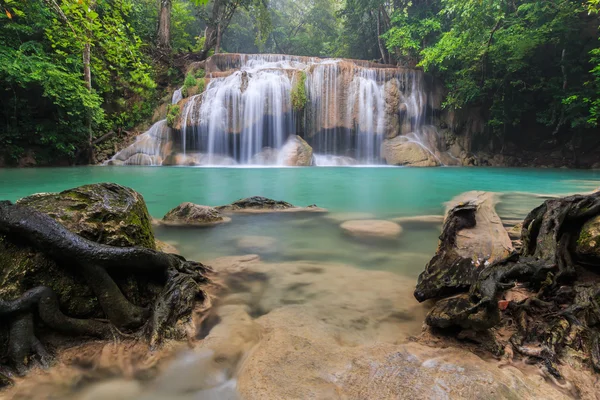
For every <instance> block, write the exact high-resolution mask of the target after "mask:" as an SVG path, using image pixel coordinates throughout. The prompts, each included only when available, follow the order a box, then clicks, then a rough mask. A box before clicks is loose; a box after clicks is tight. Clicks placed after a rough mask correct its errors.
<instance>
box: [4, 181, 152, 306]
mask: <svg viewBox="0 0 600 400" xmlns="http://www.w3.org/2000/svg"><path fill="white" fill-rule="evenodd" d="M18 204H19V205H23V206H27V207H31V208H34V209H36V210H38V211H40V212H42V213H44V214H47V215H49V216H50V217H52V218H54V219H55V220H56V221H58V222H60V223H61V224H62V225H64V226H65V227H66V228H68V229H69V230H70V231H71V232H74V233H76V234H78V235H80V236H83V237H85V238H87V239H89V240H92V241H95V242H98V243H102V244H108V245H112V246H119V247H130V246H141V247H145V248H149V249H154V248H155V246H156V245H155V241H154V234H153V233H152V227H151V224H150V217H149V215H148V209H147V208H146V203H145V202H144V199H143V197H142V196H141V195H140V194H139V193H137V192H135V191H134V190H132V189H129V188H126V187H124V186H120V185H116V184H113V183H100V184H94V185H85V186H81V187H78V188H74V189H69V190H65V191H64V192H61V193H41V194H35V195H32V196H29V197H25V198H23V199H21V200H19V201H18ZM0 271H2V274H1V275H0V298H4V299H6V298H15V297H17V296H19V295H21V294H22V293H24V292H25V291H26V290H28V289H30V288H32V287H34V286H47V287H49V288H51V289H52V290H53V291H54V292H55V293H56V295H57V297H58V302H59V304H60V306H61V308H63V309H64V311H65V312H66V313H67V314H69V315H72V316H74V317H88V316H92V315H100V314H101V310H100V307H99V305H98V301H97V298H96V296H95V295H94V294H93V293H92V291H91V289H90V287H89V285H87V284H86V283H85V279H83V277H82V276H80V275H77V274H70V273H65V271H64V269H63V268H61V267H60V266H58V265H57V263H56V262H55V261H54V260H52V259H50V258H48V257H47V256H45V255H44V254H42V253H40V252H38V251H37V250H34V249H32V248H31V247H28V246H21V245H16V244H14V243H12V242H11V241H9V240H7V238H5V237H3V236H2V235H0ZM117 284H118V285H119V286H120V287H121V288H122V290H123V291H124V292H125V293H126V295H127V297H128V298H129V299H130V300H132V301H139V302H144V300H143V299H147V298H148V297H149V296H152V295H154V294H152V293H150V292H148V290H151V288H150V287H141V286H139V282H134V281H132V280H130V279H128V278H127V277H123V278H122V279H120V280H118V281H117ZM142 286H143V285H142Z"/></svg>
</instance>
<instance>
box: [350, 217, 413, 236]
mask: <svg viewBox="0 0 600 400" xmlns="http://www.w3.org/2000/svg"><path fill="white" fill-rule="evenodd" d="M340 228H342V231H344V233H346V234H348V235H350V236H356V237H373V238H376V237H379V238H395V237H398V236H400V234H401V233H402V227H401V226H400V225H398V224H397V223H395V222H392V221H383V220H376V219H371V220H357V221H346V222H344V223H342V224H341V225H340Z"/></svg>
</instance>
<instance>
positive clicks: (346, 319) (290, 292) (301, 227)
mask: <svg viewBox="0 0 600 400" xmlns="http://www.w3.org/2000/svg"><path fill="white" fill-rule="evenodd" d="M104 181H110V182H116V183H120V184H122V185H126V186H130V187H132V188H134V189H135V190H137V191H139V192H140V193H142V195H143V196H144V198H145V200H146V202H147V205H148V208H149V211H150V213H151V214H152V216H153V217H155V218H161V217H162V216H163V215H164V214H165V213H166V212H167V211H169V210H170V209H172V208H173V207H175V206H177V205H178V204H179V203H181V202H184V201H190V202H194V203H197V204H204V205H212V206H216V205H221V204H227V203H231V202H233V201H235V200H237V199H239V198H243V197H249V196H254V195H260V196H265V197H271V198H275V199H278V200H285V201H288V202H290V203H293V204H295V205H298V206H306V205H310V204H317V205H318V206H320V207H324V208H327V209H328V210H329V213H326V214H321V213H286V214H251V215H239V214H238V215H233V216H232V221H231V222H230V223H228V224H223V225H218V226H214V227H210V228H181V227H167V226H158V227H156V228H155V233H156V235H157V237H158V238H159V239H161V240H163V241H166V242H168V243H171V244H173V245H175V246H176V247H177V248H178V250H179V251H180V252H181V254H182V255H184V256H185V257H187V258H190V259H195V260H200V261H208V260H212V259H214V258H216V257H222V256H240V255H243V254H258V255H259V256H260V259H261V260H262V262H261V263H259V264H249V265H251V267H249V268H250V269H249V271H251V272H254V273H257V272H259V273H260V274H263V275H265V276H266V277H267V278H268V280H269V281H268V283H267V284H265V283H264V282H245V285H246V284H247V285H246V286H244V287H243V288H242V289H239V288H238V289H239V290H237V293H235V291H234V293H230V294H231V295H234V297H235V296H237V297H236V299H237V300H236V304H237V302H238V301H239V299H240V298H247V297H252V300H251V303H252V304H254V305H256V304H259V305H260V307H258V308H259V309H260V312H258V311H256V310H253V309H252V307H253V305H252V304H250V303H248V304H246V303H243V304H245V305H244V307H247V308H248V309H249V310H250V311H249V316H248V314H246V311H240V310H237V309H236V311H235V312H236V313H237V312H242V314H243V315H245V316H246V317H244V318H250V316H251V318H250V320H249V322H248V321H247V322H248V324H250V325H252V324H255V323H259V324H267V325H269V324H270V325H269V326H271V328H272V327H273V326H279V325H277V324H281V321H283V319H279V320H278V319H277V318H278V317H277V316H278V315H283V316H286V317H285V318H290V317H289V316H290V315H291V316H292V317H291V318H293V319H294V318H296V317H295V316H298V318H300V317H302V318H305V317H306V316H307V315H308V316H309V317H310V318H314V320H315V321H320V322H319V324H321V325H320V326H321V327H323V326H325V328H324V332H325V333H323V340H325V337H326V336H327V335H329V334H331V337H335V338H336V340H337V341H338V342H340V343H341V342H344V343H345V342H349V343H352V346H359V347H360V346H368V345H373V344H374V343H392V344H397V343H403V342H404V341H405V340H406V337H407V336H410V335H415V334H418V333H419V331H420V326H421V323H422V321H423V310H422V308H419V306H418V305H417V303H416V301H415V300H414V299H413V298H412V295H411V292H412V287H414V286H413V285H414V284H413V282H414V281H415V279H416V277H417V276H418V274H419V273H420V272H421V271H422V270H423V267H424V265H425V264H426V263H427V261H428V260H429V259H430V258H431V256H432V255H433V253H434V251H435V248H436V245H437V236H438V235H439V232H440V228H441V224H440V223H439V222H426V223H424V222H415V221H412V222H403V223H401V225H402V227H403V232H402V234H401V235H400V236H398V237H395V238H391V239H378V240H375V239H370V240H364V239H362V240H359V239H356V238H352V237H349V236H348V235H346V234H344V233H343V232H342V230H341V229H340V226H339V225H340V223H342V222H343V221H345V220H351V219H388V220H389V219H393V218H398V217H406V216H420V215H442V214H443V212H444V203H445V202H447V201H449V200H450V199H452V198H453V197H454V196H456V195H458V194H460V193H462V192H465V191H469V190H486V191H494V192H500V193H503V194H502V195H501V196H500V203H499V204H498V206H497V209H498V212H499V214H500V216H501V217H502V218H503V219H507V220H516V219H522V218H523V217H524V216H525V215H526V213H527V212H528V211H529V210H531V209H532V208H534V207H535V206H537V205H539V204H540V203H541V202H543V201H544V198H545V197H544V196H543V195H551V194H567V193H575V192H589V191H591V190H594V189H596V188H597V187H599V186H600V172H596V171H570V170H533V169H492V168H489V169H487V168H478V169H474V168H473V169H468V168H432V169H429V168H424V169H413V168H360V167H352V168H250V169H248V168H185V167H177V168H167V167H161V168H152V167H146V168H144V167H127V168H123V167H81V168H61V169H56V168H52V169H15V170H9V169H5V170H0V183H1V184H0V199H8V200H12V201H15V200H17V199H18V198H20V197H23V196H26V195H29V194H33V193H37V192H50V191H60V190H63V189H67V188H71V187H75V186H78V185H82V184H88V183H95V182H104ZM221 264H223V265H226V264H227V262H224V263H221ZM340 264H344V265H346V266H349V267H345V266H344V267H339V265H340ZM352 267H357V268H358V270H357V271H353V268H352ZM347 268H351V269H347ZM319 269H321V270H323V269H324V270H323V271H324V272H319V273H322V274H323V275H321V277H319V276H315V275H314V274H313V272H314V271H317V270H319ZM328 269H329V270H328ZM359 270H360V271H359ZM367 270H379V271H388V272H386V273H388V274H389V273H392V274H389V275H383V276H381V275H377V274H378V273H375V272H372V275H369V274H371V272H369V271H367ZM299 271H300V272H299ZM306 271H309V273H308V275H307V273H306ZM310 271H313V272H310ZM337 271H339V273H337ZM311 274H313V275H311ZM340 274H341V275H344V276H340ZM249 276H252V275H249ZM396 276H397V278H395V277H396ZM321 279H326V280H329V284H325V285H324V284H323V283H322V282H321V281H320V280H321ZM396 279H397V280H396ZM371 280H373V282H374V281H378V282H380V283H379V284H373V285H371V284H370V283H371V282H370V281H371ZM356 281H359V282H361V285H359V286H356V287H353V288H352V290H353V291H354V292H355V293H350V294H348V293H346V292H345V288H346V287H350V286H352V285H353V284H355V282H356ZM385 282H387V283H385ZM253 285H255V286H257V287H259V289H256V287H255V286H253ZM277 285H283V286H281V287H277ZM398 291H401V292H402V293H398ZM256 293H259V294H258V295H257V294H256ZM392 297H394V302H395V303H394V304H392V305H390V304H387V303H386V301H387V300H388V299H390V298H392ZM365 299H367V300H365ZM336 302H337V303H336ZM338 303H339V304H338ZM399 307H405V309H403V311H402V313H403V314H402V315H401V316H400V317H398V315H395V314H394V309H395V310H397V309H398V308H399ZM218 312H220V311H218ZM228 312H231V310H229V311H228ZM267 314H270V316H269V315H267ZM235 315H236V317H235V318H233V319H232V320H233V321H234V323H233V325H232V326H231V327H229V325H223V327H222V328H221V330H220V331H219V332H220V335H222V336H223V335H224V337H226V338H228V335H233V336H235V334H236V332H237V331H244V330H245V329H246V328H245V325H243V326H239V325H236V323H238V322H239V320H240V318H239V315H237V314H235ZM273 315H274V316H273ZM377 315H378V316H377ZM390 316H392V317H390ZM244 318H242V319H244ZM269 318H270V319H269ZM280 318H283V317H280ZM310 318H309V320H308V322H306V324H307V325H310V324H312V323H313V319H310ZM223 321H224V322H223V324H225V322H226V321H227V319H226V318H225V317H224V319H223ZM261 321H262V322H261ZM357 321H359V323H358V325H357ZM381 321H387V322H385V323H382V322H381ZM390 321H391V322H390ZM286 324H287V325H288V326H289V323H286ZM323 324H325V325H323ZM250 325H249V326H250ZM315 326H316V325H315ZM263 328H264V327H263ZM272 329H275V331H277V329H278V328H272ZM224 331H225V332H226V333H223V332H224ZM244 340H246V339H244ZM311 340H317V339H315V338H311ZM319 340H320V339H319ZM213 342H214V340H213ZM221 342H223V339H222V338H221ZM221 342H219V340H218V338H217V340H216V342H214V343H217V344H216V345H215V346H216V347H217V348H218V347H219V346H222V343H221ZM226 342H227V343H229V342H230V340H229V339H227V340H226ZM233 342H235V343H237V342H236V341H235V340H233ZM244 343H245V344H244V345H243V346H242V348H243V349H244V350H243V351H244V352H245V351H248V348H250V347H252V346H254V345H256V343H257V342H252V341H251V340H249V341H248V342H247V343H246V342H244ZM315 343H318V341H317V342H315ZM209 349H211V350H214V349H213V348H212V347H210V346H209ZM228 351H230V349H229V350H228ZM317 356H318V355H317ZM314 361H315V362H317V363H318V362H319V360H314ZM311 365H312V364H311ZM236 368H237V367H236ZM234 369H235V368H234ZM197 373H198V374H202V373H203V372H202V370H201V368H200V369H199V370H198V372H197ZM226 378H227V379H229V378H235V374H232V373H229V374H228V375H226ZM226 382H231V381H228V380H226V381H219V384H225V383H226ZM307 385H308V383H307ZM209 389H210V388H209ZM199 390H200V389H199ZM202 390H207V388H205V387H203V388H202ZM298 390H300V389H298ZM299 393H300V392H297V393H296V395H297V396H299V397H302V396H300V395H299ZM307 395H308V394H307ZM198 398H202V397H198Z"/></svg>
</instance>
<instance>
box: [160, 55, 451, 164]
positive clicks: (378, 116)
mask: <svg viewBox="0 0 600 400" xmlns="http://www.w3.org/2000/svg"><path fill="white" fill-rule="evenodd" d="M205 72H206V79H207V85H206V88H205V90H204V92H203V93H201V94H198V95H194V96H192V97H190V98H188V99H182V98H181V90H177V91H175V93H173V102H174V103H179V104H180V105H181V111H180V117H179V123H178V124H177V127H178V129H176V130H175V131H174V136H175V137H174V140H173V146H172V149H169V150H171V151H172V152H173V153H172V154H171V155H173V154H176V155H178V156H176V157H170V158H169V159H170V160H176V161H177V162H176V163H182V162H183V163H188V162H189V163H192V164H193V162H192V161H190V160H191V159H192V158H193V159H194V160H199V159H201V160H202V163H203V164H215V163H217V164H221V163H222V162H223V161H222V160H224V159H226V160H228V161H227V163H233V162H236V163H241V164H272V163H273V162H275V161H273V160H281V159H284V158H286V157H282V156H281V155H280V154H279V152H281V151H282V148H283V146H284V145H285V144H286V143H288V141H289V140H290V138H293V137H295V136H296V135H298V136H300V137H302V138H303V139H304V140H305V141H306V142H307V143H308V144H309V145H310V146H311V147H312V150H313V152H314V155H315V157H314V160H315V164H316V165H332V164H335V165H353V164H381V163H384V160H383V158H382V145H383V144H384V143H385V142H386V141H388V140H390V139H393V138H398V137H403V138H404V139H403V140H407V141H410V142H411V143H416V144H418V145H419V146H421V147H422V148H423V149H425V150H426V151H427V152H430V153H431V154H432V155H434V156H435V157H436V159H437V160H438V161H439V157H440V156H439V154H438V153H439V149H440V148H442V147H444V145H443V143H442V140H441V139H440V137H439V135H438V134H437V131H436V132H435V133H432V132H431V130H432V129H435V128H434V127H433V126H432V122H431V119H430V118H429V120H428V112H429V111H428V110H431V109H439V104H433V103H434V102H435V101H434V100H432V97H431V96H430V95H429V91H430V89H429V88H428V87H427V83H426V80H425V78H424V74H423V72H422V71H418V70H413V69H405V68H398V67H393V66H388V65H379V64H374V63H370V62H366V61H359V60H345V59H319V58H312V57H299V56H286V55H271V54H267V55H245V54H218V55H215V56H213V57H211V58H210V59H209V60H207V62H206V69H205ZM299 76H304V77H305V78H306V79H304V91H303V92H304V93H305V97H306V103H305V104H304V105H303V109H301V110H295V109H294V107H293V105H292V98H293V96H294V94H295V93H293V92H294V91H295V90H298V89H297V87H295V86H294V84H295V82H297V81H296V79H298V77H299ZM296 86H297V85H296ZM161 157H162V158H163V159H167V158H168V155H166V154H161ZM190 157H192V158H190ZM182 160H183V161H182ZM186 160H187V161H186ZM440 163H441V164H443V162H442V161H440Z"/></svg>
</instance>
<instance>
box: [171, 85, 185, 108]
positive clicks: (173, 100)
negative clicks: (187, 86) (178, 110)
mask: <svg viewBox="0 0 600 400" xmlns="http://www.w3.org/2000/svg"><path fill="white" fill-rule="evenodd" d="M182 89H183V88H182V87H180V88H179V89H177V90H176V91H174V92H173V97H172V98H171V104H177V103H179V102H180V101H181V100H183V94H182V92H181V90H182Z"/></svg>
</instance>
